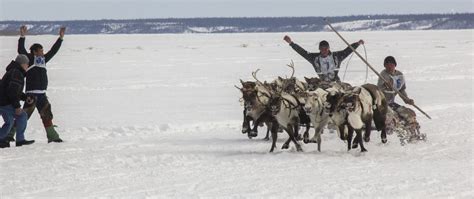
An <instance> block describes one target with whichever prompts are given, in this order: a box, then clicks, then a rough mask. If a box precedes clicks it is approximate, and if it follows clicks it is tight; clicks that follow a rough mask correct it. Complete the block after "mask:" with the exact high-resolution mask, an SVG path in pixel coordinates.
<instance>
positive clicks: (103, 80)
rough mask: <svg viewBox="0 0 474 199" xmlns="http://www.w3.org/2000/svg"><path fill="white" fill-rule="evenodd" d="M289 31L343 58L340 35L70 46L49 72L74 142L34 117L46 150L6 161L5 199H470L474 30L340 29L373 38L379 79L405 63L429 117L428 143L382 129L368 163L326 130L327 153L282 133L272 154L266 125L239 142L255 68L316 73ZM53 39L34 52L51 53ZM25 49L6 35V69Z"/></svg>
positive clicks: (112, 38) (34, 133)
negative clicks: (388, 64) (244, 90)
mask: <svg viewBox="0 0 474 199" xmlns="http://www.w3.org/2000/svg"><path fill="white" fill-rule="evenodd" d="M285 34H289V35H290V36H291V37H292V38H293V40H294V41H295V42H296V43H298V44H300V45H301V46H303V47H304V48H306V49H307V50H308V51H317V45H316V44H317V43H318V42H319V41H320V40H322V39H325V40H328V41H329V43H330V44H331V49H332V50H340V49H343V48H344V47H345V44H344V43H343V42H342V41H341V40H340V39H339V38H338V37H337V36H336V35H335V34H334V33H331V32H324V33H268V34H267V33H258V34H251V33H249V34H177V35H173V34H165V35H66V37H65V40H64V43H63V46H62V47H61V49H60V51H59V53H58V54H57V55H56V56H55V57H54V58H53V59H52V60H51V62H50V63H48V75H49V90H48V96H49V99H50V101H51V103H52V108H53V113H54V117H55V118H54V123H55V124H57V125H59V127H58V131H59V133H60V135H61V137H62V138H63V139H64V140H65V142H64V143H61V144H55V143H53V144H47V141H46V136H45V131H44V129H43V128H42V124H41V121H40V119H39V116H38V114H37V113H36V112H35V113H34V115H33V116H32V118H31V120H30V122H29V123H28V128H27V132H26V138H27V139H34V140H36V143H35V144H33V145H29V146H23V147H11V148H6V149H1V150H0V179H1V181H2V183H0V198H21V197H33V198H53V197H67V198H71V197H72V198H77V197H120V198H157V197H158V198H348V197H349V198H473V196H474V191H473V190H474V189H473V188H474V187H473V181H474V180H473V178H474V177H473V153H472V150H473V147H472V146H473V133H474V131H473V122H474V120H473V106H474V100H473V69H472V68H473V60H474V49H473V46H474V40H473V35H474V34H473V30H462V31H460V30H451V31H389V32H341V34H342V35H343V36H345V37H346V39H348V40H349V41H350V42H355V41H358V40H359V39H364V40H365V42H366V47H367V56H368V60H369V62H370V63H371V64H372V65H373V66H374V67H375V68H376V69H377V70H378V71H381V70H382V69H383V66H382V62H383V59H384V58H385V56H387V55H393V56H395V57H396V59H397V62H398V66H397V68H398V69H399V70H401V71H402V72H403V73H404V74H405V76H406V80H407V87H408V89H407V92H408V94H409V96H410V97H411V98H413V99H414V100H415V102H416V104H417V105H418V106H420V107H421V108H422V109H423V110H425V111H426V112H427V113H428V114H430V116H431V117H432V118H433V119H432V120H429V119H427V118H426V117H425V116H423V115H422V114H421V113H420V112H417V114H418V121H419V122H420V124H421V131H422V132H423V133H426V134H427V136H428V141H427V142H421V143H415V144H409V145H407V146H401V145H400V144H399V141H398V138H397V137H396V135H389V137H388V143H387V144H382V143H381V142H380V136H379V133H376V132H373V133H372V139H371V141H370V142H369V143H366V148H367V149H368V152H367V153H362V154H361V153H360V152H359V150H358V149H357V150H351V151H349V152H348V151H347V150H346V144H345V143H344V142H342V141H341V140H339V138H338V137H337V135H336V134H333V133H330V132H328V131H325V132H324V134H323V135H322V139H323V142H322V151H321V152H318V151H317V150H316V147H317V145H316V144H306V145H304V144H303V150H304V152H296V150H295V146H294V145H293V144H291V145H290V149H289V150H282V149H280V147H281V146H282V144H283V141H284V140H285V139H286V138H287V135H286V134H279V139H278V142H277V149H276V152H274V153H269V152H268V151H269V150H270V146H271V142H269V141H264V140H262V138H263V136H264V133H265V128H264V127H262V128H260V129H259V136H258V137H257V138H255V139H252V140H249V139H248V138H247V136H246V135H243V134H242V133H241V132H240V131H241V123H242V110H243V108H242V106H241V104H240V102H239V98H240V96H241V94H240V92H239V91H238V90H237V89H235V88H234V86H233V85H234V84H235V85H239V84H240V83H239V79H243V80H252V78H251V72H252V71H253V70H256V69H257V68H260V69H261V71H260V72H259V74H258V76H259V77H260V79H262V80H271V79H274V78H276V77H277V76H278V75H280V76H289V75H290V74H291V71H290V70H289V69H288V68H287V67H286V66H285V65H286V64H287V63H289V62H290V60H291V59H293V60H294V62H295V66H296V74H295V75H296V76H297V77H298V78H300V79H303V77H304V76H308V77H309V76H314V75H315V72H314V70H313V68H312V67H311V65H310V64H309V63H308V62H307V61H306V60H304V59H303V58H302V57H301V56H299V55H298V54H297V53H296V52H294V51H293V50H292V49H291V48H290V47H289V46H288V45H287V44H286V43H284V41H283V36H284V35H285ZM55 39H56V36H27V38H26V45H27V48H28V47H29V46H30V45H31V44H33V43H34V42H39V43H42V44H43V46H44V47H45V50H48V49H49V48H50V47H51V45H52V44H53V43H54V41H55ZM17 40H18V37H5V36H2V37H0V47H1V48H0V63H2V64H3V66H6V65H7V64H8V63H9V62H10V60H11V59H13V58H14V57H15V55H16V46H17ZM243 46H245V47H243ZM358 52H360V53H362V54H364V50H363V48H362V47H360V48H358ZM346 62H347V60H346V61H345V62H344V63H343V65H342V70H341V72H340V76H341V78H342V76H343V73H344V69H345V66H346ZM365 70H366V68H365V65H364V64H363V63H362V61H361V60H360V59H358V58H357V57H356V56H354V57H353V58H352V60H351V61H350V63H349V67H348V70H347V74H346V78H345V81H347V82H349V83H351V84H353V85H360V84H363V83H364V81H365ZM3 73H4V70H2V72H0V74H2V75H3ZM376 80H377V77H376V76H375V74H373V73H372V72H369V76H368V78H367V81H368V82H370V83H376ZM398 101H399V102H400V100H398ZM311 134H313V130H311ZM13 145H14V144H13Z"/></svg>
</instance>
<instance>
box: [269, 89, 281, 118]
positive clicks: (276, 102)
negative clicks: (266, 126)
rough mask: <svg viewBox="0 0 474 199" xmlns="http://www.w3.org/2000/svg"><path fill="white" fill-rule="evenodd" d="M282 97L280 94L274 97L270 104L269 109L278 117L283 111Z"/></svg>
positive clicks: (271, 98)
mask: <svg viewBox="0 0 474 199" xmlns="http://www.w3.org/2000/svg"><path fill="white" fill-rule="evenodd" d="M281 101H282V97H281V95H279V94H275V95H272V96H271V97H270V100H269V102H268V109H269V111H270V113H271V114H272V115H277V114H278V113H279V112H280V110H281Z"/></svg>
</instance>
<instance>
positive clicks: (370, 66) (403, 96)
mask: <svg viewBox="0 0 474 199" xmlns="http://www.w3.org/2000/svg"><path fill="white" fill-rule="evenodd" d="M324 21H325V22H326V23H327V24H328V26H329V27H330V28H331V29H332V30H333V31H334V32H335V33H336V34H337V36H339V37H340V38H341V39H342V41H344V42H345V43H346V44H347V46H349V47H350V48H351V49H352V51H353V52H354V53H355V54H356V55H357V56H359V58H360V59H361V60H362V61H364V63H365V64H367V66H368V67H369V68H370V69H371V70H372V71H373V72H374V73H375V74H376V75H377V76H379V77H380V79H382V80H383V81H384V82H385V84H386V85H387V86H389V87H390V89H392V90H394V91H395V92H396V93H397V94H398V95H400V97H401V98H402V99H403V100H405V99H407V97H406V96H405V95H403V94H402V93H400V91H398V90H397V89H394V88H393V87H392V84H390V83H388V81H387V80H386V79H385V78H383V77H382V75H380V73H378V72H377V71H376V70H375V69H374V67H372V65H370V64H369V62H367V60H365V59H364V57H362V55H360V54H359V53H358V52H357V51H356V49H354V48H353V47H352V46H351V44H349V42H347V41H346V40H345V39H344V37H342V36H341V34H339V32H337V30H336V29H334V27H332V25H331V23H329V21H328V19H324ZM412 106H414V107H415V108H416V109H418V110H419V111H420V112H421V113H423V114H424V115H425V116H426V117H428V118H429V119H431V117H430V116H429V115H428V114H427V113H425V111H423V110H421V108H420V107H418V106H417V105H416V104H412Z"/></svg>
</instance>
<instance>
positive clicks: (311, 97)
mask: <svg viewBox="0 0 474 199" xmlns="http://www.w3.org/2000/svg"><path fill="white" fill-rule="evenodd" d="M304 100H305V104H304V107H303V109H304V111H305V112H306V114H307V115H310V114H311V112H312V111H313V110H316V109H318V108H324V107H319V106H320V104H319V103H318V95H317V94H316V93H306V95H305V96H304Z"/></svg>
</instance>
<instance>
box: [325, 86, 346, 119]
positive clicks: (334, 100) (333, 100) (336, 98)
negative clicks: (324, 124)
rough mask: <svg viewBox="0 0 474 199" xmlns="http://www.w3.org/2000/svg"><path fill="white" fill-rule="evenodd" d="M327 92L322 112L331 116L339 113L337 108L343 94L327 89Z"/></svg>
mask: <svg viewBox="0 0 474 199" xmlns="http://www.w3.org/2000/svg"><path fill="white" fill-rule="evenodd" d="M327 91H328V94H327V96H326V102H325V104H324V110H325V112H326V113H328V114H329V116H332V113H334V112H336V111H339V110H338V109H337V108H338V105H339V104H340V101H341V99H342V97H343V96H344V93H343V92H341V91H339V90H336V89H328V90H327Z"/></svg>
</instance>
